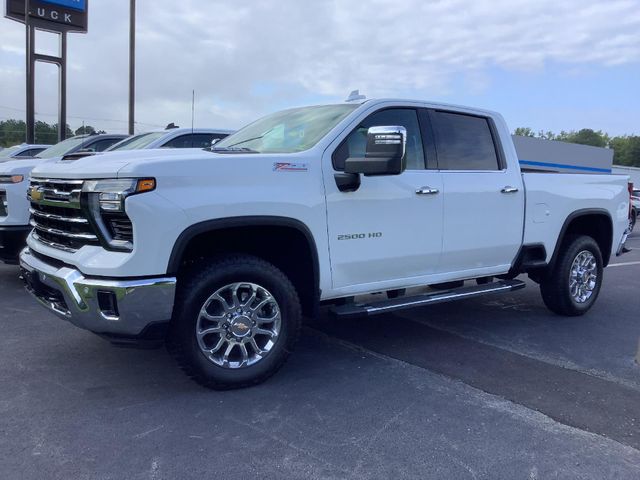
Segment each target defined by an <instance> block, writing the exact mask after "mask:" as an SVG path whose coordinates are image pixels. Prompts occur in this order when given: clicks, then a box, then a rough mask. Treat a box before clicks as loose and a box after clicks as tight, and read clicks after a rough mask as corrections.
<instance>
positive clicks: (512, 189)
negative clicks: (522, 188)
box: [500, 185, 518, 193]
mask: <svg viewBox="0 0 640 480" xmlns="http://www.w3.org/2000/svg"><path fill="white" fill-rule="evenodd" d="M517 191H518V188H517V187H511V186H509V185H507V186H506V187H504V188H503V189H502V190H500V192H502V193H516V192H517Z"/></svg>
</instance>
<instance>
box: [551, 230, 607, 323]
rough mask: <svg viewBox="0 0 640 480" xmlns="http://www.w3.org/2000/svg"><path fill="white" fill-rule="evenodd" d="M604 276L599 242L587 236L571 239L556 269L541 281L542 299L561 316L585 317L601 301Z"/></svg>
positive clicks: (564, 245) (563, 248) (564, 247)
mask: <svg viewBox="0 0 640 480" xmlns="http://www.w3.org/2000/svg"><path fill="white" fill-rule="evenodd" d="M602 274H603V265H602V254H601V252H600V248H599V247H598V244H597V243H596V241H595V240H594V239H593V238H591V237H588V236H585V235H579V236H578V235H575V236H570V237H568V238H567V239H565V241H564V242H563V245H562V247H561V250H560V253H559V255H558V258H557V260H556V263H555V266H554V268H553V270H552V271H551V272H549V274H548V275H546V276H545V279H544V280H542V281H541V282H540V292H541V293H542V299H543V300H544V303H545V305H546V306H547V308H549V310H551V311H552V312H555V313H557V314H559V315H566V316H577V315H583V314H584V313H586V312H587V311H588V310H589V309H590V308H591V307H592V306H593V304H594V303H595V301H596V299H597V298H598V294H599V293H600V287H601V286H602Z"/></svg>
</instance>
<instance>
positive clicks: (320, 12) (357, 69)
mask: <svg viewBox="0 0 640 480" xmlns="http://www.w3.org/2000/svg"><path fill="white" fill-rule="evenodd" d="M3 3H4V2H3ZM128 12H129V2H128V1H127V0H91V1H90V2H89V31H88V33H87V34H78V33H72V34H69V40H68V73H67V82H68V107H67V110H68V123H69V124H70V125H71V127H72V128H74V129H75V128H77V127H79V126H81V125H82V124H83V122H84V123H85V124H87V125H93V126H95V127H97V128H101V129H104V130H108V131H109V132H126V130H127V112H128V110H127V109H128V107H127V105H128V103H127V102H128V97H127V89H128V28H129V17H128ZM136 32H137V33H136V35H137V42H136V52H137V54H136V56H137V65H136V76H137V77H136V132H141V131H145V130H149V129H154V128H158V127H164V126H165V125H166V124H168V123H170V122H174V123H175V124H177V125H180V126H190V124H191V98H192V91H193V90H195V98H196V101H195V126H196V127H218V128H239V127H241V126H242V125H244V124H246V123H248V122H250V121H252V120H254V119H256V118H257V117H260V116H262V115H265V114H267V113H270V112H272V111H275V110H279V109H283V108H288V107H293V106H300V105H309V104H319V103H327V102H341V101H343V100H344V99H345V98H346V97H347V96H348V94H349V92H350V91H351V90H355V89H359V90H360V92H361V93H362V94H364V95H366V96H367V97H368V98H380V97H394V98H412V99H423V100H433V101H442V102H447V103H455V104H462V105H469V106H474V107H481V108H487V109H491V110H496V111H499V112H500V113H502V114H503V115H504V117H505V119H506V120H507V122H508V124H509V126H510V128H511V129H512V130H513V129H515V128H516V127H525V126H527V127H531V128H533V129H534V130H536V131H537V130H545V131H547V130H551V131H555V132H559V131H561V130H567V131H568V130H577V129H580V128H593V129H596V130H603V131H606V132H608V133H609V134H612V135H622V134H640V0H607V1H602V0H598V1H590V0H562V1H558V0H553V1H548V0H527V1H524V0H475V1H472V0H468V1H462V0H441V1H438V0H429V1H426V0H392V1H387V0H369V1H367V0H360V1H357V2H355V1H349V0H331V1H329V0H305V1H300V0H278V1H277V2H276V1H272V0H252V1H249V0H244V1H243V0H226V1H218V0H206V1H203V0H181V1H179V2H177V1H175V0H173V1H170V0H137V25H136ZM24 43H25V34H24V25H22V24H20V23H17V22H14V21H11V20H8V19H5V18H1V19H0V86H1V88H0V119H6V118H22V119H24V109H25V77H24V74H25V65H24V64H25V51H24V50H25V46H24ZM36 45H37V48H38V51H40V52H42V53H57V50H56V48H57V43H56V39H55V36H54V35H53V34H46V33H42V34H38V36H37V38H36ZM57 102H58V100H57V69H56V67H55V66H52V65H46V64H39V65H38V67H37V69H36V112H37V119H38V120H43V121H47V122H49V123H55V122H56V112H57Z"/></svg>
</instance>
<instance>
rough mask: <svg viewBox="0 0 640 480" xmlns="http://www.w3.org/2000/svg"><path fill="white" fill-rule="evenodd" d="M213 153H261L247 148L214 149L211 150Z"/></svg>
mask: <svg viewBox="0 0 640 480" xmlns="http://www.w3.org/2000/svg"><path fill="white" fill-rule="evenodd" d="M205 150H206V149H205ZM211 151H212V152H220V153H260V152H258V151H257V150H252V149H251V148H247V147H233V146H228V147H213V148H212V149H211Z"/></svg>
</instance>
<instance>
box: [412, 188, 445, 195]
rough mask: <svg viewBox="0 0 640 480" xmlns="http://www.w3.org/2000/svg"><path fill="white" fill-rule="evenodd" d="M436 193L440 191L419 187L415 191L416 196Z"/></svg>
mask: <svg viewBox="0 0 640 480" xmlns="http://www.w3.org/2000/svg"><path fill="white" fill-rule="evenodd" d="M437 193H440V190H438V189H437V188H431V187H420V188H418V189H417V190H416V195H435V194H437Z"/></svg>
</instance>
